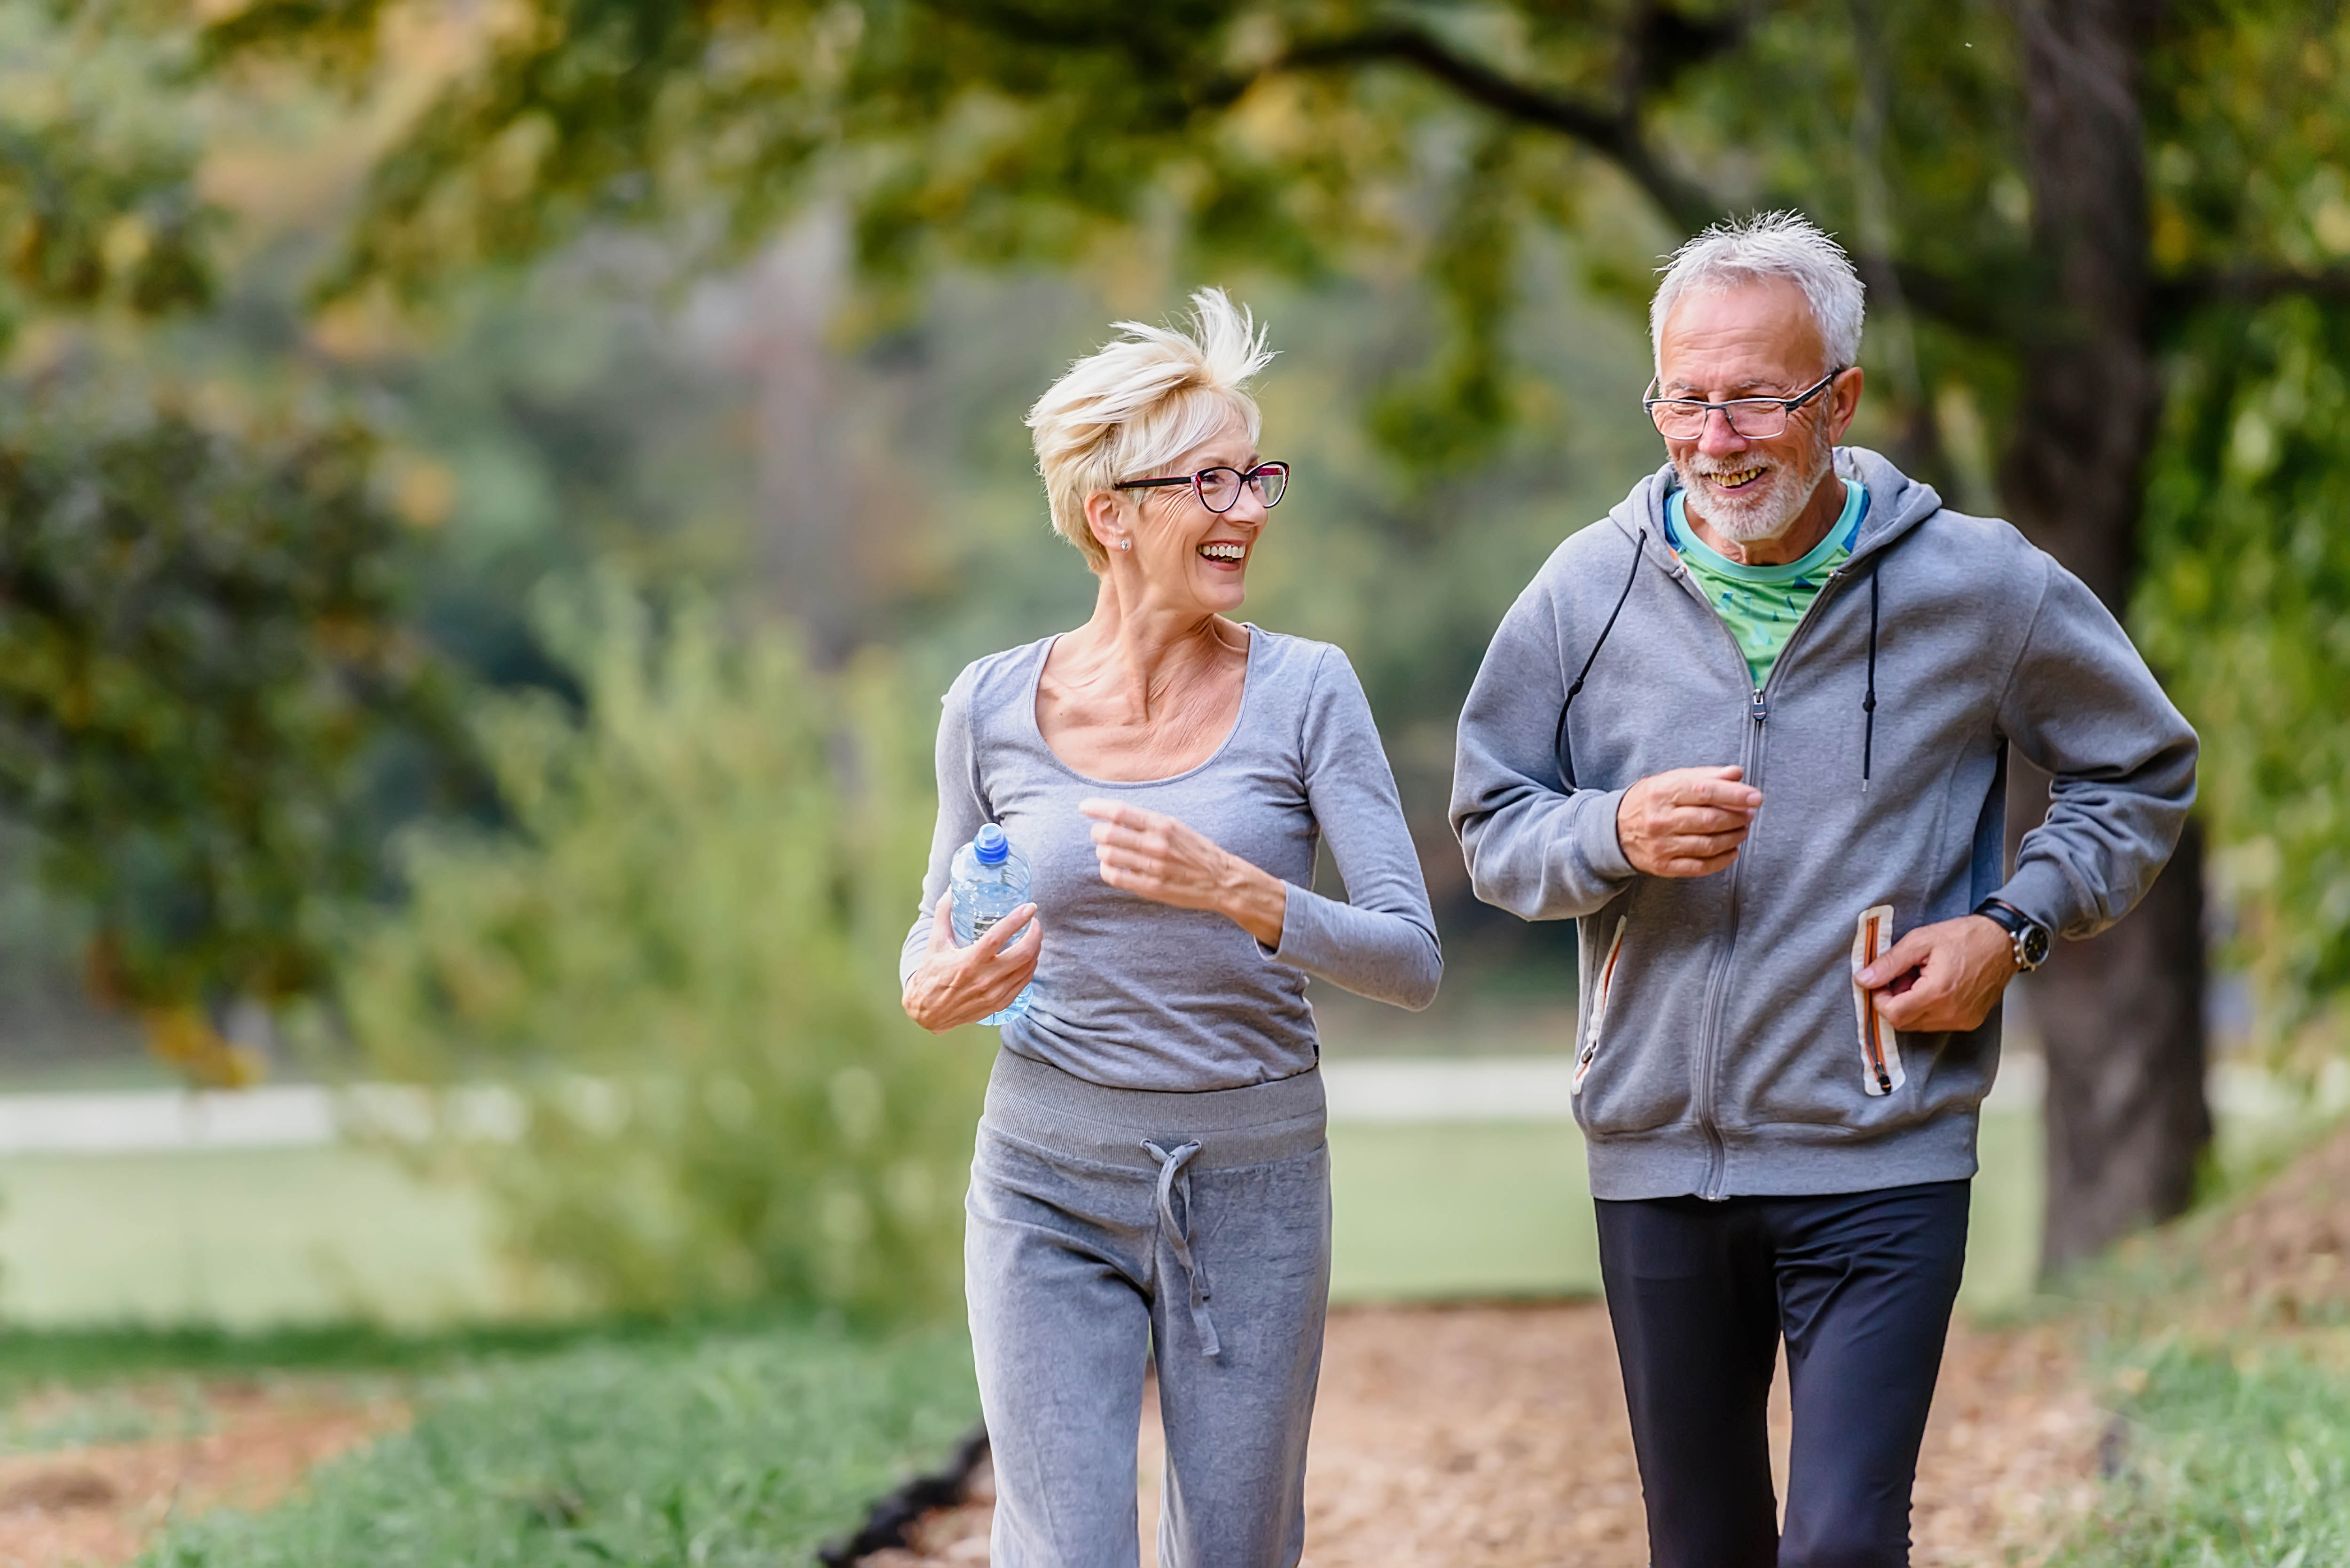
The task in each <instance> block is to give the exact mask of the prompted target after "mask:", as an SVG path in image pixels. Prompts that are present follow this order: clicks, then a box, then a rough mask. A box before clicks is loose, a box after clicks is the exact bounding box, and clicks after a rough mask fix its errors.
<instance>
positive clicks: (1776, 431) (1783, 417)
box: [1640, 365, 1846, 441]
mask: <svg viewBox="0 0 2350 1568" xmlns="http://www.w3.org/2000/svg"><path fill="white" fill-rule="evenodd" d="M1845 370H1846V367H1845V366H1842V365H1839V366H1837V367H1836V368H1835V369H1833V370H1830V371H1829V372H1828V373H1827V374H1826V375H1825V376H1822V377H1821V378H1820V379H1819V380H1818V381H1817V382H1816V383H1814V385H1813V386H1812V388H1811V389H1810V390H1808V391H1804V392H1798V393H1797V394H1796V395H1795V396H1794V397H1792V398H1732V399H1731V400H1729V401H1728V402H1726V403H1709V402H1706V401H1705V400H1702V399H1699V398H1653V397H1650V398H1642V399H1641V400H1640V403H1641V406H1642V407H1643V408H1646V409H1647V410H1648V417H1649V418H1650V419H1652V420H1654V421H1656V422H1657V431H1658V432H1659V434H1661V435H1663V436H1664V437H1665V438H1666V439H1667V440H1668V441H1695V440H1697V439H1698V438H1699V437H1700V436H1701V435H1703V434H1705V421H1706V420H1707V418H1708V417H1709V416H1711V414H1712V412H1713V411H1714V410H1716V409H1720V410H1721V417H1722V418H1723V419H1725V420H1728V421H1730V428H1731V430H1732V431H1735V432H1736V433H1737V434H1739V435H1742V436H1743V437H1745V438H1746V439H1747V440H1748V441H1769V440H1770V439H1771V438H1772V437H1773V436H1776V435H1784V434H1785V433H1786V431H1787V416H1788V415H1790V414H1792V413H1794V411H1795V410H1797V409H1800V408H1802V407H1803V406H1804V404H1805V403H1808V402H1810V401H1811V400H1813V399H1814V398H1816V397H1818V396H1819V395H1820V394H1821V393H1822V392H1825V391H1826V390H1827V389H1828V387H1829V385H1830V384H1831V383H1832V382H1834V381H1835V379H1836V378H1837V377H1838V376H1841V375H1843V374H1844V373H1845ZM1648 385H1649V386H1650V387H1652V388H1653V387H1654V386H1655V385H1656V382H1654V381H1650V382H1649V383H1648Z"/></svg>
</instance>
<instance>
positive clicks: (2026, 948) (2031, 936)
mask: <svg viewBox="0 0 2350 1568" xmlns="http://www.w3.org/2000/svg"><path fill="white" fill-rule="evenodd" d="M2015 940H2016V945H2017V946H2018V947H2019V948H2021V949H2022V951H2023V961H2024V964H2025V965H2026V967H2028V968H2031V969H2038V968H2039V967H2040V966H2041V965H2042V964H2043V963H2046V962H2047V961H2048V928H2047V927H2045V926H2026V927H2024V928H2023V930H2022V933H2021V934H2020V935H2018V936H2017V938H2016V939H2015Z"/></svg>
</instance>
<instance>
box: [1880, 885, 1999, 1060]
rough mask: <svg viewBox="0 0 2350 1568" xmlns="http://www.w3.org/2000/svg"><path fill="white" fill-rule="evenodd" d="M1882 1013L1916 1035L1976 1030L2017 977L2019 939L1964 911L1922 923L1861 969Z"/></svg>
mask: <svg viewBox="0 0 2350 1568" xmlns="http://www.w3.org/2000/svg"><path fill="white" fill-rule="evenodd" d="M1857 978H1858V979H1859V981H1860V983H1861V984H1863V985H1865V986H1866V987H1867V988H1868V989H1869V990H1871V991H1873V992H1877V1012H1880V1013H1881V1014H1883V1015H1884V1018H1885V1021H1886V1022H1887V1023H1890V1024H1891V1025H1893V1027H1894V1028H1896V1029H1898V1030H1901V1031H1903V1032H1904V1033H1912V1034H1939V1033H1941V1032H1943V1031H1944V1030H1949V1029H1960V1030H1964V1029H1972V1028H1973V1027H1975V1025H1977V1024H1979V1023H1981V1022H1982V1021H1983V1020H1984V1019H1986V1018H1988V1017H1990V1016H1991V1008H1992V1007H1993V1006H1994V1005H1995V1004H1996V1003H1997V1002H1998V1001H1999V994H2000V992H2002V991H2004V990H2006V989H2007V982H2008V981H2011V980H2012V979H2014V978H2015V940H2014V939H2013V938H2012V937H2011V936H2009V935H2008V934H2007V932H2006V931H2005V930H2003V929H2001V927H2000V925H1999V923H1998V922H1997V921H1995V920H1989V919H1984V918H1983V917H1982V916H1981V915H1962V916H1960V918H1959V919H1955V920H1944V921H1942V922H1941V923H1940V924H1939V925H1932V926H1920V927H1918V929H1916V930H1914V931H1911V932H1910V933H1909V934H1908V936H1906V937H1903V938H1902V939H1901V940H1899V941H1898V942H1896V943H1894V944H1893V950H1892V951H1891V952H1888V953H1887V954H1886V955H1885V956H1884V957H1882V958H1880V959H1878V960H1877V961H1876V962H1875V963H1873V964H1870V965H1869V966H1868V967H1867V968H1866V969H1864V970H1862V971H1860V974H1859V976H1858V977H1857Z"/></svg>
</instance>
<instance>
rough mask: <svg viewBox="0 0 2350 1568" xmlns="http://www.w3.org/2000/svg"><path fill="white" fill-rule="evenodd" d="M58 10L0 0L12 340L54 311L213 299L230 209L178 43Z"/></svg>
mask: <svg viewBox="0 0 2350 1568" xmlns="http://www.w3.org/2000/svg"><path fill="white" fill-rule="evenodd" d="M58 9H59V8H56V7H51V6H47V5H34V4H26V3H25V0H12V3H10V4H7V5H0V348H5V347H6V346H7V344H8V342H9V340H10V339H11V338H12V337H14V336H15V335H16V331H17V329H18V328H19V327H22V326H23V325H24V324H25V322H26V320H27V319H28V318H30V317H33V316H35V315H36V314H38V313H40V312H43V311H47V310H53V309H57V308H69V309H77V310H89V309H92V308H105V307H112V308H115V309H119V310H126V311H128V312H130V313H132V314H134V315H151V314H155V313H159V312H163V311H170V310H175V309H180V308H182V307H185V306H192V305H198V304H201V303H203V301H204V300H205V299H206V298H207V297H208V296H210V293H211V290H212V285H213V265H212V258H211V255H210V254H209V250H210V244H211V242H212V241H213V238H214V234H215V230H216V228H217V221H218V218H219V214H218V213H215V212H213V210H211V209H210V208H209V207H207V206H206V205H205V203H204V202H203V200H202V198H201V197H200V196H199V194H198V193H197V192H196V190H195V185H194V172H195V164H196V160H197V153H198V143H197V140H196V138H195V137H194V136H193V135H192V126H191V124H190V122H189V121H188V120H187V119H185V118H176V119H175V118H174V117H173V116H172V114H170V113H169V112H168V111H165V112H158V105H159V104H168V103H171V102H172V101H173V99H175V97H176V95H175V94H173V93H172V91H171V90H170V88H169V86H168V78H169V74H170V72H171V70H172V65H173V61H172V55H173V54H174V53H175V52H180V53H183V52H184V51H183V50H182V51H173V50H172V49H170V48H168V47H157V46H156V45H155V44H154V43H153V42H152V41H151V39H149V38H147V37H145V36H139V35H135V34H133V35H128V36H126V35H124V34H121V33H115V34H113V35H111V36H109V35H108V34H107V31H106V29H105V28H104V27H103V26H102V25H100V24H97V23H94V22H91V21H88V20H87V19H85V20H84V21H82V22H81V23H80V24H78V25H76V24H74V23H71V22H63V23H61V22H60V20H59V17H58V15H57V11H58Z"/></svg>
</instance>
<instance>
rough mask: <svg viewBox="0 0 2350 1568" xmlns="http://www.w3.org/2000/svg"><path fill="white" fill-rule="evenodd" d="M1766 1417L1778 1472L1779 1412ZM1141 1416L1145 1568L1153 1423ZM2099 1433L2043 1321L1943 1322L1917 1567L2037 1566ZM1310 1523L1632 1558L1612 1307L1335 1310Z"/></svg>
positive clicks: (945, 1544) (1154, 1475) (1440, 1557)
mask: <svg viewBox="0 0 2350 1568" xmlns="http://www.w3.org/2000/svg"><path fill="white" fill-rule="evenodd" d="M1783 1386H1784V1378H1783V1377H1782V1378H1781V1387H1782V1388H1783ZM1774 1425H1775V1428H1776V1431H1775V1437H1776V1442H1777V1446H1778V1448H1779V1451H1780V1456H1781V1463H1782V1467H1783V1463H1784V1452H1785V1441H1786V1417H1785V1410H1784V1407H1783V1403H1782V1404H1781V1406H1780V1407H1779V1408H1778V1410H1777V1412H1776V1420H1775V1423H1774ZM1143 1426H1144V1430H1143V1435H1142V1436H1143V1443H1142V1454H1141V1474H1142V1477H1143V1490H1144V1504H1143V1552H1142V1560H1143V1562H1144V1563H1146V1564H1148V1563H1152V1562H1153V1561H1154V1556H1155V1554H1154V1552H1152V1550H1151V1540H1152V1537H1153V1535H1154V1533H1155V1531H1156V1526H1157V1508H1156V1503H1157V1498H1156V1492H1157V1490H1158V1465H1159V1445H1158V1440H1157V1439H1158V1432H1157V1429H1156V1428H1157V1422H1156V1417H1155V1413H1146V1415H1145V1418H1144V1423H1143ZM2103 1427H2104V1421H2103V1417H2101V1416H2100V1414H2099V1412H2098V1411H2097V1409H2096V1407H2095V1405H2094V1404H2093V1403H2092V1401H2091V1400H2090V1398H2089V1397H2088V1395H2087V1394H2086V1392H2085V1390H2084V1389H2083V1388H2082V1386H2081V1385H2080V1383H2079V1380H2078V1378H2077V1376H2075V1372H2074V1367H2073V1366H2072V1365H2071V1362H2070V1359H2069V1353H2068V1352H2067V1351H2066V1350H2065V1348H2064V1340H2063V1339H2062V1338H2061V1336H2060V1335H2059V1334H2057V1333H2056V1332H2055V1331H2053V1330H2045V1329H2043V1330H2020V1331H2015V1332H2012V1333H2002V1334H1991V1333H1985V1332H1981V1331H1978V1330H1973V1329H1970V1328H1966V1327H1964V1326H1961V1327H1960V1329H1958V1330H1957V1331H1956V1332H1955V1333H1954V1334H1953V1337H1952V1342H1951V1345H1950V1354H1949V1356H1948V1358H1947V1359H1946V1361H1945V1363H1944V1366H1943V1373H1942V1381H1941V1391H1940V1395H1939V1398H1938V1400H1937V1402H1936V1405H1935V1410H1934V1418H1933V1424H1932V1427H1931V1428H1930V1430H1929V1433H1928V1436H1927V1440H1926V1452H1925V1456H1924V1458H1923V1459H1922V1461H1921V1463H1920V1474H1919V1480H1918V1493H1917V1512H1916V1517H1915V1523H1914V1527H1913V1532H1914V1534H1915V1537H1916V1541H1917V1551H1916V1558H1915V1561H1916V1563H1918V1568H1960V1565H1961V1564H1969V1565H1970V1564H1976V1563H1992V1562H2012V1563H2017V1564H2031V1563H2036V1562H2038V1561H2039V1560H2040V1559H2041V1556H2042V1553H2043V1552H2044V1551H2045V1550H2046V1549H2047V1548H2048V1547H2049V1546H2051V1545H2053V1543H2054V1542H2055V1540H2056V1539H2057V1538H2058V1537H2059V1535H2060V1534H2061V1533H2062V1531H2063V1527H2064V1523H2065V1522H2066V1521H2067V1520H2069V1519H2070V1518H2072V1517H2074V1516H2076V1515H2077V1513H2078V1512H2079V1511H2081V1510H2082V1509H2084V1508H2085V1507H2086V1505H2087V1502H2088V1501H2089V1496H2090V1492H2091V1489H2092V1487H2093V1485H2094V1481H2095V1473H2096V1458H2097V1455H2096V1450H2097V1441H2098V1438H2099V1435H2100V1433H2101V1432H2102V1430H2103ZM1306 1511H1307V1521H1306V1554H1305V1560H1306V1562H1307V1563H1308V1564H1310V1565H1312V1568H1390V1565H1392V1568H1405V1565H1410V1568H1421V1565H1424V1564H1428V1563H1445V1564H1447V1565H1448V1568H1534V1565H1535V1564H1541V1565H1544V1568H1552V1565H1560V1564H1567V1565H1575V1568H1640V1564H1642V1563H1645V1562H1646V1561H1647V1552H1646V1537H1645V1532H1644V1531H1643V1529H1642V1524H1641V1515H1640V1489H1639V1479H1638V1475H1637V1473H1636V1472H1635V1470H1634V1468H1633V1463H1632V1450H1631V1443H1630V1439H1629V1438H1628V1436H1627V1429H1626V1427H1625V1418H1624V1396H1623V1386H1622V1383H1621V1382H1620V1381H1619V1379H1618V1376H1617V1369H1616V1353H1615V1346H1614V1344H1613V1342H1612V1341H1611V1339H1610V1338H1609V1335H1608V1329H1607V1314H1606V1313H1605V1311H1604V1310H1603V1309H1602V1308H1600V1307H1599V1306H1597V1305H1596V1304H1592V1303H1582V1304H1572V1305H1557V1306H1538V1307H1471V1308H1450V1309H1426V1310H1419V1309H1365V1310H1356V1311H1348V1312H1341V1313H1338V1314H1334V1315H1333V1316H1332V1318H1331V1320H1330V1336H1329V1343H1328V1348H1327V1350H1326V1354H1325V1355H1324V1360H1323V1373H1322V1391H1321V1397H1320V1400H1319V1403H1318V1406H1317V1408H1316V1414H1315V1425H1314V1448H1313V1456H1312V1459H1311V1461H1310V1468H1309V1469H1308V1472H1307V1477H1306ZM987 1517H988V1516H987V1507H986V1503H985V1501H984V1499H982V1500H981V1501H977V1502H975V1503H974V1504H972V1505H971V1506H968V1507H966V1508H963V1509H960V1510H956V1511H951V1512H949V1513H945V1514H941V1515H935V1516H933V1517H932V1518H931V1520H929V1521H925V1523H924V1525H923V1526H921V1527H920V1535H919V1538H918V1542H917V1545H918V1547H919V1550H915V1551H909V1552H883V1553H880V1554H879V1555H878V1556H875V1557H871V1558H868V1559H867V1560H866V1561H867V1563H868V1565H869V1568H927V1565H931V1564H945V1563H984V1562H985V1561H986V1560H987V1551H986V1527H987ZM2010 1552H2012V1553H2013V1554H2014V1555H2013V1556H2012V1558H2011V1557H2010V1556H2009V1555H2008V1554H2009V1553H2010Z"/></svg>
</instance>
